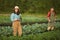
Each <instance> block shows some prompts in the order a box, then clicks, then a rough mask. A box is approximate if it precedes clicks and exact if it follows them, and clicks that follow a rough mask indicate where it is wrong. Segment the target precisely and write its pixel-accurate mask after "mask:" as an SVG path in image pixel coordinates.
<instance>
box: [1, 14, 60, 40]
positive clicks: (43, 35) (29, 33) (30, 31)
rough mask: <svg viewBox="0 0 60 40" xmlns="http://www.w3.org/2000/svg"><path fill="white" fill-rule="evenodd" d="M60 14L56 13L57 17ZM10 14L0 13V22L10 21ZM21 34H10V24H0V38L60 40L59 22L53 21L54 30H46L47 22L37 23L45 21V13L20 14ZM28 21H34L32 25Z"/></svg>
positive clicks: (59, 18) (10, 39)
mask: <svg viewBox="0 0 60 40" xmlns="http://www.w3.org/2000/svg"><path fill="white" fill-rule="evenodd" d="M56 20H60V16H59V15H57V19H56ZM10 22H11V21H10V14H0V23H10ZM21 22H22V23H25V22H26V23H28V24H27V25H22V29H23V35H22V37H18V36H16V37H14V36H13V35H12V26H4V25H3V26H0V40H60V38H59V37H60V36H59V35H60V22H55V30H53V31H48V32H46V29H47V26H48V25H47V23H42V24H38V22H47V16H46V14H43V15H42V14H39V15H38V14H22V21H21ZM29 22H31V23H32V22H36V23H34V24H32V25H30V24H29Z"/></svg>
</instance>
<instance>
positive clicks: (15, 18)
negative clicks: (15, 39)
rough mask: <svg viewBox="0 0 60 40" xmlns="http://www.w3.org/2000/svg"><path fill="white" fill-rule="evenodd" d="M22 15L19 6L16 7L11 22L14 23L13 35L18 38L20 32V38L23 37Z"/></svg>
mask: <svg viewBox="0 0 60 40" xmlns="http://www.w3.org/2000/svg"><path fill="white" fill-rule="evenodd" d="M19 14H20V9H19V7H18V6H15V7H14V11H13V13H12V14H11V17H10V18H11V21H12V26H13V27H12V28H13V35H14V36H16V35H17V32H18V36H21V35H22V27H21V19H20V17H21V15H19Z"/></svg>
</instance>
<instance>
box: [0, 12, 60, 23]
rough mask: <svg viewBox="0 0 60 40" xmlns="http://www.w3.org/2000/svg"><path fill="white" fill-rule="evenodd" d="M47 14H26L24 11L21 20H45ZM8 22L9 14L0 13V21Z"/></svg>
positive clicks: (59, 17)
mask: <svg viewBox="0 0 60 40" xmlns="http://www.w3.org/2000/svg"><path fill="white" fill-rule="evenodd" d="M46 15H47V14H43V15H42V14H28V13H24V14H22V22H23V23H24V22H45V21H47V16H46ZM57 19H59V20H60V16H59V15H57ZM5 22H6V23H9V22H11V20H10V14H0V23H5Z"/></svg>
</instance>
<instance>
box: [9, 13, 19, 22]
mask: <svg viewBox="0 0 60 40" xmlns="http://www.w3.org/2000/svg"><path fill="white" fill-rule="evenodd" d="M10 18H11V21H15V20H20V15H17V14H15V13H12V14H11V17H10Z"/></svg>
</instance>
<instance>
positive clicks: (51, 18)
mask: <svg viewBox="0 0 60 40" xmlns="http://www.w3.org/2000/svg"><path fill="white" fill-rule="evenodd" d="M55 19H56V14H55V11H54V8H51V9H50V11H49V12H48V28H47V30H48V31H49V30H54V28H55V25H54V24H55Z"/></svg>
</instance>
